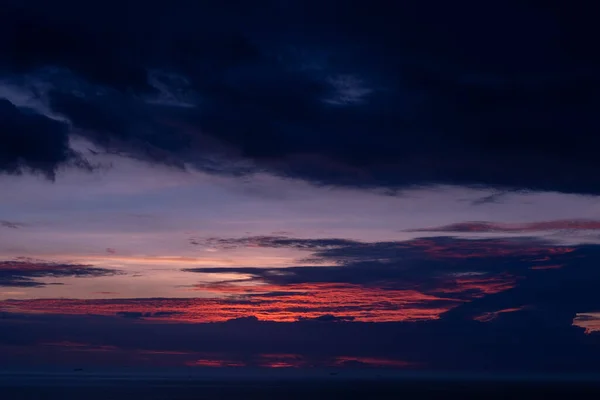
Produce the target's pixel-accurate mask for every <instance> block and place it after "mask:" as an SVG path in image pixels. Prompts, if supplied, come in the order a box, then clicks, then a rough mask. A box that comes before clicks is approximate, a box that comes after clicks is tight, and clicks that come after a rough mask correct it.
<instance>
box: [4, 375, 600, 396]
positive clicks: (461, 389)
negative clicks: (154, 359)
mask: <svg viewBox="0 0 600 400" xmlns="http://www.w3.org/2000/svg"><path fill="white" fill-rule="evenodd" d="M532 397H533V398H553V399H568V400H572V399H579V398H582V399H583V398H586V399H596V398H597V399H600V383H598V382H591V381H584V380H569V381H566V380H562V381H556V380H551V379H548V380H535V381H526V380H485V379H477V380H466V379H459V380H453V379H444V380H441V379H406V378H402V379H399V378H393V377H367V378H364V377H363V378H361V377H337V376H329V377H323V378H314V377H311V378H294V379H290V378H286V377H266V378H262V379H249V378H244V379H242V378H235V377H232V378H226V377H213V378H207V377H203V378H196V377H192V378H190V377H186V378H181V377H161V378H157V377H135V378H131V377H116V376H83V377H77V376H75V377H73V376H53V375H51V374H50V375H36V376H31V375H0V398H1V399H3V400H4V399H6V400H12V399H17V400H18V399H57V400H58V399H61V400H62V399H65V400H70V399H90V400H96V399H97V400H121V399H127V400H133V399H165V400H177V399H198V400H200V399H207V400H208V399H223V400H245V399H265V400H277V399H303V400H313V399H317V400H318V399H408V400H410V399H528V400H530V399H532Z"/></svg>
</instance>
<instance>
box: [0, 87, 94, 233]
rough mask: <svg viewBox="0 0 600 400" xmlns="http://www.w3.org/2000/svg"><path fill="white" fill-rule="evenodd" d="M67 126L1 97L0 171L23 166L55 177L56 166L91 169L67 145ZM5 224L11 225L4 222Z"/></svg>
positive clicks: (14, 171)
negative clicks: (76, 166)
mask: <svg viewBox="0 0 600 400" xmlns="http://www.w3.org/2000/svg"><path fill="white" fill-rule="evenodd" d="M68 132H69V130H68V126H67V125H66V124H65V123H64V122H60V121H57V120H54V119H51V118H48V117H46V116H44V115H40V114H38V113H37V112H36V111H34V110H32V109H28V108H23V107H16V106H14V105H13V104H12V103H11V102H9V101H7V100H4V99H0V171H8V172H11V173H18V172H21V171H22V170H23V168H28V169H30V170H33V171H36V172H42V173H44V174H46V175H47V176H48V177H50V178H52V177H53V176H54V173H55V170H56V167H57V165H59V164H62V163H67V162H69V163H75V164H77V165H79V166H82V167H87V168H89V164H87V163H86V162H85V161H83V160H82V159H81V158H80V157H79V155H78V154H77V153H75V152H74V151H72V150H71V149H70V148H69V147H68V139H69V138H68ZM2 226H8V225H7V222H6V221H2Z"/></svg>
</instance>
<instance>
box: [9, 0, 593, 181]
mask: <svg viewBox="0 0 600 400" xmlns="http://www.w3.org/2000/svg"><path fill="white" fill-rule="evenodd" d="M226 3H228V2H224V3H221V2H202V3H193V4H192V3H189V4H187V5H186V6H184V7H174V6H166V7H154V6H151V5H145V6H144V12H143V15H141V14H140V13H139V12H138V8H137V7H124V6H123V4H122V3H121V2H116V1H102V2H100V1H91V2H86V4H85V5H82V4H77V3H76V2H73V1H69V0H61V1H59V3H56V4H55V3H53V5H52V6H50V5H48V4H46V2H43V1H41V0H28V1H25V2H23V1H21V2H16V1H9V2H8V3H7V4H6V6H5V7H4V10H3V15H2V21H1V22H2V24H1V25H2V34H1V35H0V37H1V38H2V39H1V40H0V55H1V56H0V74H1V77H2V80H3V81H4V82H7V83H9V84H11V85H12V86H16V87H19V88H20V89H21V90H24V91H28V93H31V97H33V98H36V99H39V101H40V102H42V103H43V104H44V107H45V108H46V111H45V113H46V114H48V113H50V114H52V115H58V116H60V118H62V119H63V120H64V121H66V122H56V121H54V122H53V121H51V120H49V119H48V117H46V116H45V114H44V113H41V112H40V113H34V112H31V113H29V114H27V113H25V114H24V112H23V111H22V110H20V109H19V110H15V109H14V107H12V108H11V106H10V105H9V104H7V103H5V105H4V107H3V109H5V111H4V112H5V113H7V112H8V113H11V115H16V117H13V120H14V118H17V119H18V120H19V121H20V122H19V124H18V126H28V127H30V126H31V125H35V127H36V128H35V129H34V128H31V129H30V128H28V129H27V131H28V133H27V135H28V137H29V139H31V140H29V139H28V140H27V141H26V142H20V141H19V140H21V139H19V140H17V139H16V138H17V137H20V138H22V137H24V136H21V135H17V134H16V133H15V132H17V131H16V130H14V129H8V130H6V129H3V130H2V131H3V132H5V133H4V135H3V136H2V137H0V140H1V141H2V143H3V145H2V148H3V149H8V150H6V154H4V155H3V157H2V158H1V159H0V160H1V161H0V162H1V164H0V168H1V169H2V170H4V171H13V172H14V171H16V170H20V169H22V167H26V168H32V169H34V170H38V171H43V172H45V173H46V174H48V175H52V174H53V173H54V171H55V170H56V168H57V167H58V166H60V165H63V164H65V163H68V162H70V161H72V160H74V159H76V158H77V155H75V154H74V153H73V152H72V151H71V150H70V148H69V146H68V143H67V137H68V135H69V134H77V135H81V136H84V137H85V138H87V139H88V140H90V141H92V142H94V143H95V145H96V146H97V147H99V148H100V149H102V150H103V151H110V152H116V153H118V154H123V155H126V156H131V157H136V158H139V159H144V160H147V161H149V162H153V163H163V164H167V165H172V166H178V167H182V168H183V167H184V166H189V167H194V168H198V169H201V170H203V171H207V172H210V173H217V174H232V175H235V176H240V175H246V174H250V173H253V172H257V171H261V172H264V171H267V172H271V173H274V174H277V175H280V176H285V177H293V178H299V179H305V180H308V181H311V182H314V183H317V184H334V185H347V186H358V187H373V186H383V187H388V188H392V189H401V188H405V187H409V186H414V185H422V184H438V183H446V184H457V185H476V186H482V185H483V186H494V187H502V188H517V189H533V190H556V191H564V192H581V193H598V188H597V185H594V184H593V182H594V180H595V177H596V176H597V174H598V171H599V170H600V165H599V164H598V160H597V157H595V153H594V151H593V149H594V148H596V147H597V145H598V142H597V141H598V139H597V138H596V135H594V132H596V131H597V130H598V127H599V126H598V119H597V118H596V112H595V110H596V109H597V106H598V101H599V100H598V97H597V96H596V95H595V93H596V92H597V90H598V85H599V82H600V80H599V79H598V78H599V77H598V74H597V70H598V61H597V60H596V59H595V58H594V57H591V56H590V53H589V50H587V49H588V47H587V45H586V43H587V44H588V45H589V43H590V42H589V40H590V39H589V38H590V37H594V36H597V35H594V33H596V31H597V30H598V28H597V26H596V24H593V23H591V22H590V21H589V20H588V19H586V18H585V16H586V15H588V14H590V12H591V11H590V10H585V7H581V8H577V9H576V8H575V7H574V6H573V7H572V9H571V13H570V14H569V13H561V15H560V16H559V15H555V14H553V13H552V12H549V11H547V10H546V9H541V8H539V7H537V6H536V5H533V4H525V3H522V2H512V1H511V2H505V3H503V4H502V5H497V6H495V8H494V13H492V14H490V13H488V12H487V11H486V10H483V9H482V8H481V7H482V5H478V4H475V3H473V4H470V10H471V12H470V13H464V12H462V10H459V9H458V8H456V7H452V6H450V5H442V6H440V5H439V4H436V5H435V7H433V6H432V4H428V2H419V3H418V4H417V2H409V3H404V2H402V3H398V2H394V3H390V2H381V1H378V2H375V3H373V4H371V3H372V2H370V3H368V4H367V2H365V3H364V4H363V3H359V4H356V5H355V6H354V7H351V8H348V7H345V8H344V12H340V9H339V5H337V4H335V3H332V4H331V5H323V4H322V2H316V1H308V2H307V1H290V2H286V3H285V5H283V4H281V3H279V2H259V3H252V4H248V5H243V6H240V4H238V3H236V6H235V7H230V6H228V5H226ZM240 7H241V9H240ZM233 10H235V11H233ZM479 11H481V13H479ZM475 13H477V14H478V15H479V14H480V16H481V18H472V17H471V15H474V14H475ZM240 15H244V17H243V18H241V17H240ZM267 15H269V16H270V17H269V18H267V17H266V16H267ZM486 15H490V17H485V16H486ZM491 15H494V17H493V18H492V17H491ZM109 19H110V21H111V24H110V27H109V28H107V25H106V23H105V21H106V20H109ZM333 20H335V21H336V29H335V30H333V31H332V30H331V29H329V27H330V24H331V21H333ZM425 20H427V21H431V23H427V24H424V23H423V22H422V21H425ZM498 21H502V23H500V22H498ZM574 21H580V22H578V23H576V24H575V23H574ZM507 26H511V29H510V30H508V29H507V28H506V27H507ZM32 27H35V29H33V28H32ZM300 27H301V29H300ZM359 27H360V28H359ZM474 31H475V32H478V34H477V35H473V34H472V32H474ZM557 31H558V32H561V35H562V36H561V40H554V39H553V38H554V37H555V32H557ZM373 38H377V39H376V40H373ZM374 41H376V42H377V45H376V46H365V45H363V43H373V42H374ZM559 43H560V45H559ZM532 49H534V50H533V51H532ZM43 114H44V115H43ZM3 120H4V119H3ZM6 132H11V133H6ZM34 132H35V133H34ZM41 132H45V133H44V134H42V133H41ZM7 134H8V135H9V136H8V137H7V136H6V135H7ZM7 146H8V147H7ZM548 176H552V179H548V178H547V177H548Z"/></svg>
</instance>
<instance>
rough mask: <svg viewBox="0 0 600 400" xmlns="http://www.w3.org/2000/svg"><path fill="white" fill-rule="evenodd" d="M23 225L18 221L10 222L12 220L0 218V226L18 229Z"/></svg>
mask: <svg viewBox="0 0 600 400" xmlns="http://www.w3.org/2000/svg"><path fill="white" fill-rule="evenodd" d="M24 226H25V224H22V223H20V222H12V221H6V220H0V227H4V228H10V229H19V228H22V227H24Z"/></svg>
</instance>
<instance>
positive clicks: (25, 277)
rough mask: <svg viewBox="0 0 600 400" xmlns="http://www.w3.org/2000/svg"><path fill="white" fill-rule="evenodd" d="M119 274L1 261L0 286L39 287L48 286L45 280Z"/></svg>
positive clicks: (81, 267)
mask: <svg viewBox="0 0 600 400" xmlns="http://www.w3.org/2000/svg"><path fill="white" fill-rule="evenodd" d="M118 273H119V272H118V271H117V270H114V269H107V268H98V267H94V266H92V265H83V264H69V263H57V262H44V261H38V260H12V261H0V286H21V287H39V286H44V285H46V283H44V281H43V278H64V277H99V276H107V275H115V274H118Z"/></svg>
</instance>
